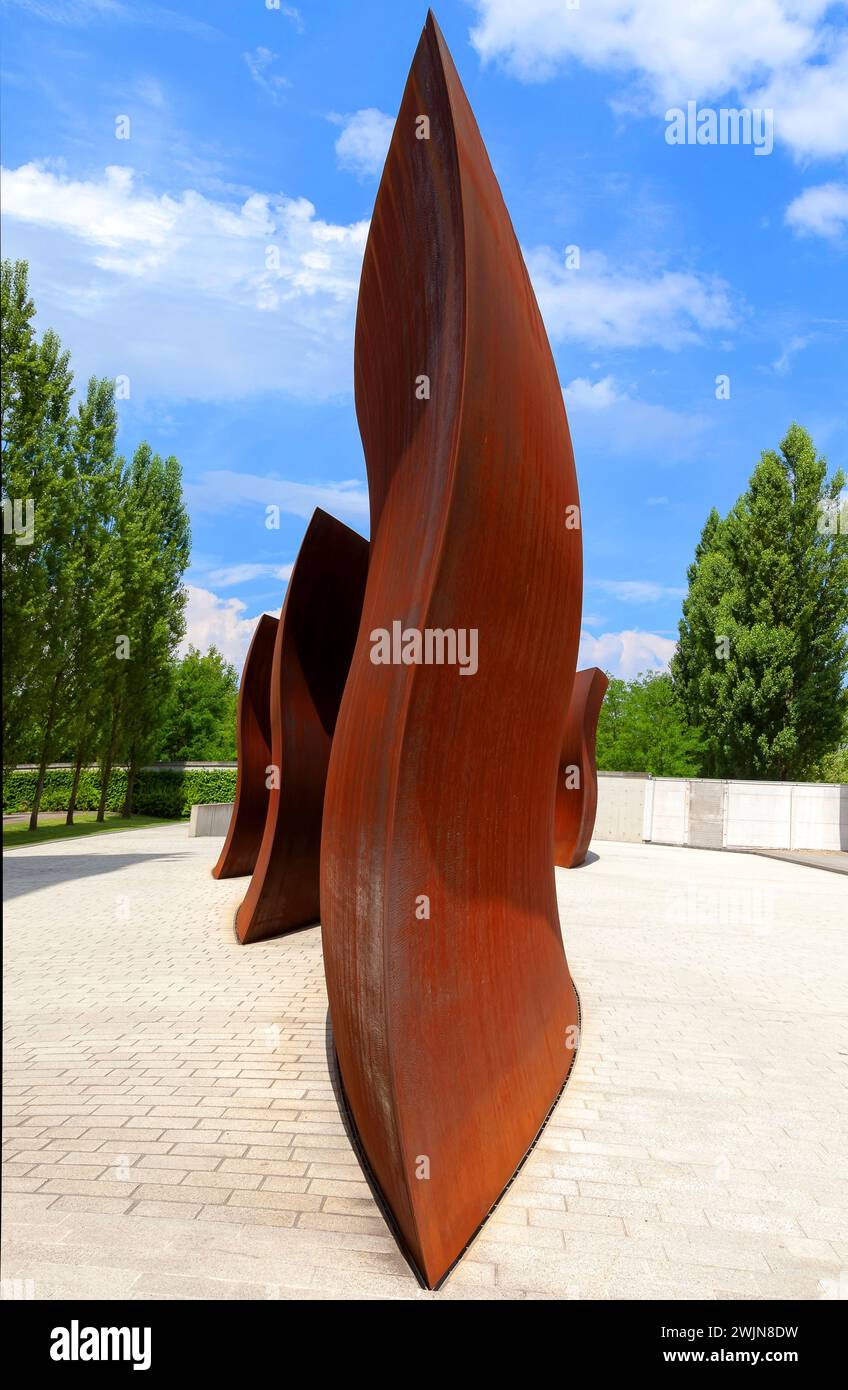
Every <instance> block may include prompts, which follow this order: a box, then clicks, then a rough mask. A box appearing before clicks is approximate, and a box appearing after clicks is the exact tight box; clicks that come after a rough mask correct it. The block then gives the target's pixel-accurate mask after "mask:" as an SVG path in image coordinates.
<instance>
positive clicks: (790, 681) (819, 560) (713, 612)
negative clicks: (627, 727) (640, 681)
mask: <svg viewBox="0 0 848 1390" xmlns="http://www.w3.org/2000/svg"><path fill="white" fill-rule="evenodd" d="M844 483H845V479H844V476H843V475H842V473H840V472H837V473H835V474H834V475H833V477H832V478H830V480H828V478H827V464H826V461H825V460H824V459H823V458H822V457H820V456H819V455H817V454H816V450H815V447H814V445H813V442H812V440H811V438H810V436H809V434H808V433H807V432H806V430H803V429H801V428H800V426H798V425H795V424H793V425H792V426H791V428H790V429H789V431H788V432H787V434H786V437H785V438H784V440H783V442H782V443H781V446H780V452H779V453H776V452H775V451H773V450H769V451H767V452H765V453H763V455H762V456H761V459H760V462H759V463H758V465H757V467H756V468H755V470H754V472H753V474H752V475H751V479H750V482H749V485H748V490H747V492H746V493H745V494H744V495H743V496H742V497H740V498H739V500H738V502H737V503H736V505H735V507H734V508H733V509H732V511H731V512H730V513H729V515H728V516H727V517H725V518H724V519H721V518H720V517H719V516H718V514H717V513H716V512H715V511H713V512H711V513H710V516H709V517H708V519H707V523H706V525H705V527H704V531H703V534H702V536H701V540H700V542H699V544H698V547H697V549H696V552H695V559H694V562H693V564H692V565H691V566H690V568H689V572H688V579H689V591H688V594H687V597H686V599H685V600H684V604H683V618H682V621H681V623H680V640H679V643H678V649H677V652H676V654H675V657H674V659H673V661H672V667H671V670H672V678H673V682H674V688H675V692H676V693H677V695H678V696H679V698H680V700H681V702H682V704H683V707H684V708H685V710H686V714H687V718H688V720H689V722H690V724H691V725H692V726H693V727H697V728H700V730H701V731H702V733H703V738H704V754H703V761H704V768H703V770H704V772H705V774H706V775H708V776H712V777H753V778H756V777H762V778H780V779H784V780H792V779H799V778H803V777H805V776H806V775H808V774H809V772H810V770H811V769H812V768H813V767H814V765H815V764H816V762H817V761H818V760H819V759H820V758H822V757H823V756H824V755H825V754H826V753H827V752H828V751H829V750H832V749H834V748H835V747H836V746H837V745H838V743H839V740H840V735H841V731H842V727H843V721H844V717H845V711H846V702H848V694H847V693H846V690H845V684H844V682H845V675H846V671H848V642H846V623H848V534H846V532H845V531H844V530H840V529H838V526H837V525H834V524H833V519H834V518H835V517H837V516H838V512H837V510H836V509H837V507H838V499H839V496H840V493H841V491H842V489H843V487H844Z"/></svg>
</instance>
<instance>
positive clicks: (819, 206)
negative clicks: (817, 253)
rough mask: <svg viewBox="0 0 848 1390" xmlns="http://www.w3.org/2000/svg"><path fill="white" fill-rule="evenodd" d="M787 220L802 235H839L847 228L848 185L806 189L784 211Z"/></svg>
mask: <svg viewBox="0 0 848 1390" xmlns="http://www.w3.org/2000/svg"><path fill="white" fill-rule="evenodd" d="M786 221H787V222H788V224H789V226H790V227H791V228H792V229H793V231H795V232H798V233H799V235H802V236H804V235H806V236H823V237H834V238H835V237H838V236H840V235H841V234H842V233H843V232H844V231H845V230H846V228H848V183H820V184H817V185H816V186H815V187H814V188H805V189H804V191H803V193H799V195H798V197H797V198H795V199H794V200H793V201H792V202H791V203H790V204H789V207H788V208H787V209H786Z"/></svg>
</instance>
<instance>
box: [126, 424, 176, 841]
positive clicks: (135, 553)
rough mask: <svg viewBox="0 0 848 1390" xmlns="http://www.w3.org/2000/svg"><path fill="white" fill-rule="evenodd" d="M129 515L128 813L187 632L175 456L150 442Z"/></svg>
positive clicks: (132, 483) (133, 484)
mask: <svg viewBox="0 0 848 1390" xmlns="http://www.w3.org/2000/svg"><path fill="white" fill-rule="evenodd" d="M123 517H124V527H123V534H122V537H121V541H122V547H123V548H124V550H125V556H126V559H127V561H128V564H127V565H126V567H125V568H126V571H127V574H128V576H129V577H128V588H127V591H126V593H125V599H126V598H129V599H130V603H129V604H128V605H127V607H126V609H125V612H126V617H127V623H126V629H125V635H126V637H127V638H128V642H127V648H128V651H127V655H126V657H125V658H124V659H123V661H122V670H121V676H122V678H123V679H122V689H121V692H120V701H121V725H120V731H121V740H122V743H123V747H124V753H125V760H126V763H127V769H128V775H127V793H126V802H125V807H124V815H129V814H130V811H131V807H132V797H133V784H134V781H135V777H136V775H137V773H138V770H139V768H140V767H141V766H142V764H143V763H144V761H145V760H147V759H149V758H150V756H151V754H152V753H153V752H154V751H155V741H156V734H157V730H158V725H159V720H160V717H161V712H162V706H163V704H164V702H165V700H166V698H167V695H168V690H169V687H170V683H171V673H172V659H173V657H174V654H175V652H176V649H177V646H178V644H179V641H180V639H181V637H182V636H183V634H184V632H185V616H184V611H185V589H184V588H183V584H182V576H183V572H184V570H185V569H186V566H187V565H188V561H189V556H190V552H191V536H190V532H189V524H188V516H187V515H186V511H185V507H184V506H183V500H182V477H181V473H180V466H179V464H178V463H177V460H176V459H175V458H173V457H172V458H168V459H165V460H163V459H161V458H160V457H159V455H158V454H154V453H152V451H151V449H150V446H149V445H148V444H140V445H139V447H138V448H137V449H136V451H135V454H134V455H133V460H132V464H131V466H130V469H129V475H128V478H127V485H126V494H125V498H124V508H123ZM119 640H120V638H119ZM107 780H108V779H107Z"/></svg>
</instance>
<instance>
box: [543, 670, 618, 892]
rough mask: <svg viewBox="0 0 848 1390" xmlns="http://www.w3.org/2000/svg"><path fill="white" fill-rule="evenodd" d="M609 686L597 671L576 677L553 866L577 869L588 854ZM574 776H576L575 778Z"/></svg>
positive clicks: (560, 785)
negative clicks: (599, 738)
mask: <svg viewBox="0 0 848 1390" xmlns="http://www.w3.org/2000/svg"><path fill="white" fill-rule="evenodd" d="M608 685H609V681H608V680H607V678H606V676H605V675H604V673H603V671H600V670H599V669H598V667H597V666H591V667H589V669H588V670H586V671H578V672H577V675H576V676H575V678H574V686H573V689H572V692H571V700H570V701H569V705H568V718H567V719H566V724H565V734H564V735H563V740H562V751H561V753H560V768H559V781H558V783H557V798H556V820H555V823H554V863H555V864H559V865H560V867H561V868H563V869H576V868H577V866H578V865H579V864H582V863H583V861H584V859H585V858H586V855H587V854H588V852H589V841H590V840H591V838H592V831H593V830H594V828H595V816H596V814H597V810H598V769H597V762H596V758H595V737H596V734H597V730H598V716H599V715H600V712H601V705H602V704H603V702H604V696H605V695H606V693H607V686H608ZM575 774H576V775H575Z"/></svg>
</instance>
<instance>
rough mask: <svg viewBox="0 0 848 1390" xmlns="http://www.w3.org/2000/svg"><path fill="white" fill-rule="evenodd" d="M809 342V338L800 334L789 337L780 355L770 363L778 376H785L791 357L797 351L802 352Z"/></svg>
mask: <svg viewBox="0 0 848 1390" xmlns="http://www.w3.org/2000/svg"><path fill="white" fill-rule="evenodd" d="M809 342H810V339H809V338H808V337H804V336H803V335H801V334H798V335H797V336H796V337H794V338H790V339H789V342H788V343H787V344H786V347H785V348H784V349H783V351H782V352H781V354H780V356H779V357H778V358H776V360H775V361H774V362H773V363H772V368H773V370H774V371H775V372H776V373H777V375H778V376H786V374H787V373H788V371H789V369H790V367H791V366H792V358H793V357H794V356H795V354H796V353H797V352H803V350H804V348H805V347H806V346H807V344H808V343H809Z"/></svg>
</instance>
